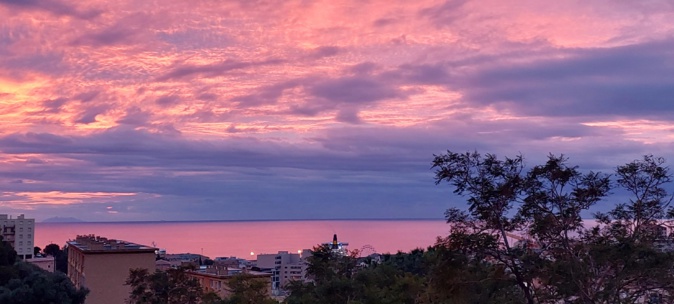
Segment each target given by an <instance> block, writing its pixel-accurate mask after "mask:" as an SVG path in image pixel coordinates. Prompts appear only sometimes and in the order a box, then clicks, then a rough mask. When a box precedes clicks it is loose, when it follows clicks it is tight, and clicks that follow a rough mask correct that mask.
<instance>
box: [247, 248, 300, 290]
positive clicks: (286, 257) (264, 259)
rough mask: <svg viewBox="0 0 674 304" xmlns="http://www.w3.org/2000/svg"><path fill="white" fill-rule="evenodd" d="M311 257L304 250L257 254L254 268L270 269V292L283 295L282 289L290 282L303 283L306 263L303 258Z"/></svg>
mask: <svg viewBox="0 0 674 304" xmlns="http://www.w3.org/2000/svg"><path fill="white" fill-rule="evenodd" d="M310 255H311V251H310V250H308V249H305V250H303V251H300V252H298V253H289V252H288V251H279V252H278V253H276V254H258V255H257V264H256V266H257V267H258V268H260V269H270V270H271V273H272V292H273V293H274V295H279V294H281V293H283V288H284V287H285V286H286V284H288V283H289V282H290V281H303V280H304V279H305V277H306V268H307V267H306V263H305V262H304V258H306V257H308V256H310Z"/></svg>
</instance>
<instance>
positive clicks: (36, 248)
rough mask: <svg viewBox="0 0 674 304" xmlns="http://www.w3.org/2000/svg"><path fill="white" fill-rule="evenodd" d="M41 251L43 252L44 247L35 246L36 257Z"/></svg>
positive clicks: (34, 254)
mask: <svg viewBox="0 0 674 304" xmlns="http://www.w3.org/2000/svg"><path fill="white" fill-rule="evenodd" d="M40 252H42V248H40V247H37V246H35V247H33V256H34V257H36V256H37V255H38V254H40Z"/></svg>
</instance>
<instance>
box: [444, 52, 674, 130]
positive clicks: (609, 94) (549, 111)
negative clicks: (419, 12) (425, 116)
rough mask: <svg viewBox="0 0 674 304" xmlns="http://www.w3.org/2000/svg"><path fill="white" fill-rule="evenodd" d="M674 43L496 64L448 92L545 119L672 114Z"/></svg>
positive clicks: (458, 79)
mask: <svg viewBox="0 0 674 304" xmlns="http://www.w3.org/2000/svg"><path fill="white" fill-rule="evenodd" d="M672 50H674V41H660V42H650V43H643V44H635V45H628V46H621V47H607V48H594V49H576V50H571V51H570V52H568V54H566V55H565V56H563V57H562V58H559V59H557V58H555V59H543V60H532V61H530V62H527V63H509V62H507V61H506V62H503V63H501V64H494V65H490V66H486V67H482V68H479V69H477V71H475V72H472V73H466V74H458V75H456V77H453V78H455V80H454V83H450V84H448V86H449V87H453V88H455V89H459V90H461V91H463V92H465V93H466V96H465V98H466V99H467V100H470V101H471V102H474V103H478V104H483V105H486V104H496V105H501V106H503V107H507V108H509V109H512V110H515V111H518V112H520V113H523V114H530V115H543V116H559V115H561V116H579V115H587V116H589V115H625V116H633V117H634V116H640V117H644V116H663V115H665V116H670V117H671V115H672V114H674V106H672V101H673V100H672V96H674V78H672V77H671V75H673V74H674V62H672V61H671V58H672V57H674V51H672Z"/></svg>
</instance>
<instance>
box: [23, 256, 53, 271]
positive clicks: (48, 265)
mask: <svg viewBox="0 0 674 304" xmlns="http://www.w3.org/2000/svg"><path fill="white" fill-rule="evenodd" d="M26 262H28V263H31V264H33V265H35V266H37V267H40V268H42V269H44V270H46V271H48V272H54V267H55V261H54V257H53V256H46V257H34V258H32V259H26Z"/></svg>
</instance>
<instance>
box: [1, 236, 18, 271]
mask: <svg viewBox="0 0 674 304" xmlns="http://www.w3.org/2000/svg"><path fill="white" fill-rule="evenodd" d="M15 262H16V250H14V247H12V245H11V244H10V243H8V242H6V241H4V239H3V237H2V236H0V267H3V266H12V265H14V263H15Z"/></svg>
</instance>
